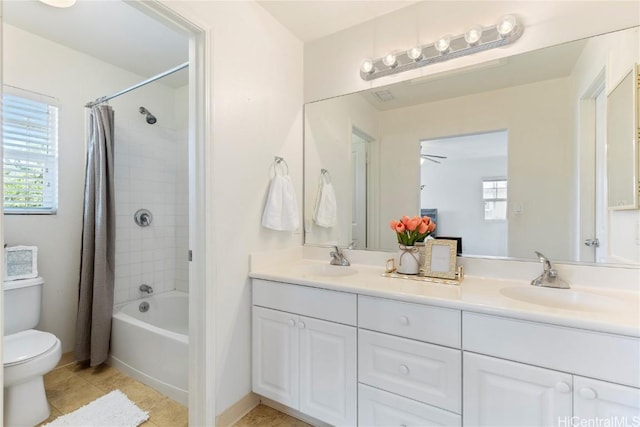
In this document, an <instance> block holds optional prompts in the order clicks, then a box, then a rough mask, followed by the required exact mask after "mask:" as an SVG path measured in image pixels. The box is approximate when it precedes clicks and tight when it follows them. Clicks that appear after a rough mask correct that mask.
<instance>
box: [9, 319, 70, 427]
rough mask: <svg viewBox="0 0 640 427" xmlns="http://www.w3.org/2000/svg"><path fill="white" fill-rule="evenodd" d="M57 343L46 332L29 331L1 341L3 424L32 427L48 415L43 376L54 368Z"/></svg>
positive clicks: (56, 361)
mask: <svg viewBox="0 0 640 427" xmlns="http://www.w3.org/2000/svg"><path fill="white" fill-rule="evenodd" d="M61 355H62V349H61V344H60V340H59V339H58V338H57V337H56V336H55V335H53V334H50V333H48V332H42V331H37V330H35V329H29V330H26V331H22V332H17V333H15V334H11V335H5V336H4V338H3V362H4V425H5V426H6V427H13V426H33V425H36V424H38V423H40V422H42V421H44V420H46V419H47V418H48V417H49V414H50V413H51V412H50V410H49V404H48V403H47V396H46V394H45V391H44V381H43V376H44V374H46V373H47V372H49V371H51V370H52V369H53V368H55V367H56V365H57V364H58V362H59V361H60V356H61Z"/></svg>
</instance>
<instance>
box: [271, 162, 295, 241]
mask: <svg viewBox="0 0 640 427" xmlns="http://www.w3.org/2000/svg"><path fill="white" fill-rule="evenodd" d="M262 225H263V226H265V227H267V228H270V229H272V230H278V231H295V230H297V229H298V226H299V225H300V218H299V216H298V202H297V201H296V193H295V190H294V188H293V182H292V181H291V178H290V177H289V175H278V174H276V175H275V176H274V177H273V178H272V179H271V184H270V185H269V194H268V196H267V203H266V205H265V207H264V212H263V213H262Z"/></svg>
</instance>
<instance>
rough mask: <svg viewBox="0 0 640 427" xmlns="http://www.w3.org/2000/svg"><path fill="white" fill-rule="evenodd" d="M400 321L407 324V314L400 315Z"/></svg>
mask: <svg viewBox="0 0 640 427" xmlns="http://www.w3.org/2000/svg"><path fill="white" fill-rule="evenodd" d="M400 323H401V324H403V325H405V326H406V325H408V324H409V318H408V317H407V316H400Z"/></svg>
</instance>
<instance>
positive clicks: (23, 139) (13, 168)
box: [2, 92, 58, 214]
mask: <svg viewBox="0 0 640 427" xmlns="http://www.w3.org/2000/svg"><path fill="white" fill-rule="evenodd" d="M2 108H3V111H2V114H3V120H2V141H3V178H4V211H5V213H9V214H10V213H20V214H23V213H55V212H56V209H57V148H58V108H57V107H56V106H54V105H51V104H50V103H48V102H43V101H42V100H38V99H33V97H26V96H20V95H16V94H14V93H12V92H5V93H4V94H3V96H2Z"/></svg>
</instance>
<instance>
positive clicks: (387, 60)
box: [382, 53, 398, 68]
mask: <svg viewBox="0 0 640 427" xmlns="http://www.w3.org/2000/svg"><path fill="white" fill-rule="evenodd" d="M382 63H383V64H384V65H386V66H387V67H389V68H394V67H396V66H397V65H398V61H396V56H395V55H394V54H393V53H388V54H386V55H385V56H384V58H382Z"/></svg>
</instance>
